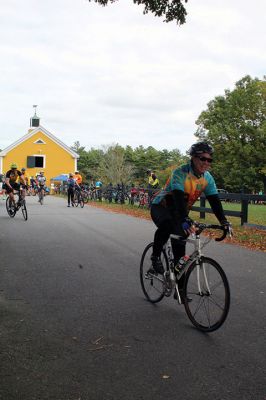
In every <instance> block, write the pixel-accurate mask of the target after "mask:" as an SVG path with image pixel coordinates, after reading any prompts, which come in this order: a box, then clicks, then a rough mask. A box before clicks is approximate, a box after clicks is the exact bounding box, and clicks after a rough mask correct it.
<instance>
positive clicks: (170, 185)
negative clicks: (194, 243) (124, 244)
mask: <svg viewBox="0 0 266 400" xmlns="http://www.w3.org/2000/svg"><path fill="white" fill-rule="evenodd" d="M189 153H190V156H191V160H190V163H188V164H186V165H183V166H181V167H180V168H177V169H175V170H174V171H173V173H172V176H171V177H170V178H169V179H168V180H167V182H166V184H165V186H164V188H163V189H162V190H161V191H160V192H159V193H158V194H157V196H156V197H155V198H154V199H153V201H152V206H151V217H152V220H153V222H154V223H155V225H156V226H157V228H158V229H157V230H156V232H155V235H154V247H153V254H152V266H153V269H154V271H155V272H157V273H161V274H163V273H164V268H163V265H162V262H161V258H160V255H161V251H162V249H163V246H164V244H165V243H166V242H167V240H168V238H169V236H170V234H171V233H173V234H176V235H180V236H182V237H183V238H184V239H186V238H187V237H188V236H189V235H190V234H191V233H192V232H193V231H194V227H193V221H191V220H190V218H189V217H188V214H189V211H190V209H191V207H192V205H193V204H194V203H195V201H196V200H197V199H198V198H199V197H200V195H201V193H205V195H206V197H207V199H208V201H209V203H210V205H211V208H212V210H213V213H214V214H215V216H216V218H217V219H218V221H219V222H220V223H221V224H222V225H224V226H225V227H228V226H229V225H230V224H229V222H228V221H227V219H226V218H225V215H224V211H223V207H222V203H221V201H220V199H219V197H218V192H217V188H216V184H215V181H214V178H213V177H212V175H211V174H210V173H209V172H208V169H209V167H210V165H211V163H212V154H213V149H212V147H211V146H210V145H209V144H208V143H206V142H198V143H195V144H194V145H192V147H191V148H190V151H189ZM172 248H173V253H174V259H175V263H177V262H178V261H179V259H180V258H181V257H182V256H184V255H185V241H184V240H180V241H179V240H172Z"/></svg>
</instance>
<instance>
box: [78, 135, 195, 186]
mask: <svg viewBox="0 0 266 400" xmlns="http://www.w3.org/2000/svg"><path fill="white" fill-rule="evenodd" d="M72 149H73V150H74V151H76V152H77V153H78V154H79V156H80V158H79V160H78V169H79V170H80V171H81V172H82V174H83V175H84V176H85V178H86V180H87V181H89V180H91V179H93V180H95V179H101V180H102V181H103V182H104V183H106V184H108V183H110V182H112V183H113V184H117V183H121V182H123V183H125V184H130V183H135V184H145V183H147V174H146V171H147V169H151V170H153V171H154V172H155V173H156V175H158V178H159V180H160V184H161V185H163V184H164V183H165V181H166V179H167V178H168V176H169V175H170V173H171V170H172V169H173V166H176V165H181V164H183V163H185V162H186V161H187V157H184V156H182V155H181V153H180V151H179V150H177V149H175V150H172V151H168V150H166V149H164V150H161V151H160V150H156V149H155V148H154V147H152V146H149V147H147V148H144V147H143V146H138V147H137V148H135V149H133V148H132V147H130V146H127V147H126V148H123V147H121V146H120V145H118V144H115V145H112V146H107V147H106V146H105V147H103V148H102V149H93V148H91V149H90V150H89V151H86V150H85V149H84V147H82V146H81V145H80V143H79V142H75V143H74V145H73V146H72Z"/></svg>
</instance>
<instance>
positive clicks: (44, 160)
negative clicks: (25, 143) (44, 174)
mask: <svg viewBox="0 0 266 400" xmlns="http://www.w3.org/2000/svg"><path fill="white" fill-rule="evenodd" d="M32 157H42V158H43V166H42V167H34V168H45V167H46V156H45V155H42V154H32Z"/></svg>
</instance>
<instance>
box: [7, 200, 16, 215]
mask: <svg viewBox="0 0 266 400" xmlns="http://www.w3.org/2000/svg"><path fill="white" fill-rule="evenodd" d="M6 211H7V213H8V215H9V216H10V217H11V218H14V216H15V215H16V205H15V203H14V202H12V203H11V204H9V196H7V198H6Z"/></svg>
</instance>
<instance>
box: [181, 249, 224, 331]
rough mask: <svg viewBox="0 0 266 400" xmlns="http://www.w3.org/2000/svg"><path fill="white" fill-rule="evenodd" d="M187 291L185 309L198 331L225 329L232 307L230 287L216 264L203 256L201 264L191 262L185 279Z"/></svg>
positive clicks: (220, 268) (185, 290)
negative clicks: (222, 327)
mask: <svg viewBox="0 0 266 400" xmlns="http://www.w3.org/2000/svg"><path fill="white" fill-rule="evenodd" d="M200 291H201V293H200ZM184 292H185V296H184V306H185V310H186V313H187V315H188V317H189V319H190V321H191V322H192V324H193V325H194V326H195V327H196V328H198V329H200V330H202V331H204V332H213V331H215V330H216V329H218V328H220V327H221V326H222V324H223V323H224V321H225V320H226V317H227V314H228V311H229V307H230V288H229V284H228V280H227V278H226V275H225V273H224V271H223V269H222V267H221V266H220V265H219V264H218V263H217V262H216V261H214V260H212V259H211V258H207V257H202V258H201V260H200V264H199V265H197V264H196V262H194V263H192V265H191V266H190V267H189V269H188V271H187V273H186V276H185V282H184Z"/></svg>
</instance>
